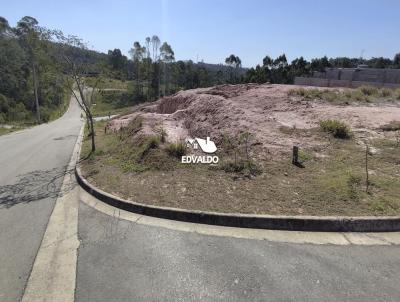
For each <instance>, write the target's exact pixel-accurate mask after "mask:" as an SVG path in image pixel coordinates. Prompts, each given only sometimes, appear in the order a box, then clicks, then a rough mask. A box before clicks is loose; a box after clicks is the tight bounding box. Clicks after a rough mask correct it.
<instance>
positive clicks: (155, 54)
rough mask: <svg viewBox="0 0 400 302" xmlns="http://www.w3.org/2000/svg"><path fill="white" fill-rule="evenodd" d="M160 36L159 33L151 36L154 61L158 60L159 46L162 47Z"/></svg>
mask: <svg viewBox="0 0 400 302" xmlns="http://www.w3.org/2000/svg"><path fill="white" fill-rule="evenodd" d="M160 43H161V41H160V38H159V37H158V36H157V35H153V36H152V37H151V44H152V46H153V62H154V63H155V62H156V61H157V60H158V48H159V47H160Z"/></svg>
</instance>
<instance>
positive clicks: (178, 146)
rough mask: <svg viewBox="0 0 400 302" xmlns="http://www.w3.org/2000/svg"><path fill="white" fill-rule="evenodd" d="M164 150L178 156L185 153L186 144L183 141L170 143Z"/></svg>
mask: <svg viewBox="0 0 400 302" xmlns="http://www.w3.org/2000/svg"><path fill="white" fill-rule="evenodd" d="M165 150H166V151H167V153H168V154H169V155H171V156H173V157H177V158H180V157H181V156H183V155H185V154H186V145H185V143H184V142H178V143H171V144H169V145H168V146H167V148H166V149H165Z"/></svg>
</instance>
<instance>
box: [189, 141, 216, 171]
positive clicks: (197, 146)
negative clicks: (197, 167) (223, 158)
mask: <svg viewBox="0 0 400 302" xmlns="http://www.w3.org/2000/svg"><path fill="white" fill-rule="evenodd" d="M185 142H186V147H187V148H192V149H193V150H195V151H197V150H201V151H203V152H204V153H207V154H212V153H214V152H215V151H217V146H216V145H215V143H214V142H213V141H212V140H211V139H210V137H208V136H207V138H206V139H202V138H198V137H195V138H187V139H186V140H185ZM218 161H219V158H218V156H216V155H206V156H205V155H184V156H182V163H183V164H198V163H201V164H217V163H218Z"/></svg>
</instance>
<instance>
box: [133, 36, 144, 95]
mask: <svg viewBox="0 0 400 302" xmlns="http://www.w3.org/2000/svg"><path fill="white" fill-rule="evenodd" d="M145 52H146V48H145V47H142V46H141V45H140V43H139V42H137V41H136V42H134V43H133V48H131V50H130V51H129V53H130V55H131V57H132V60H133V62H134V64H135V78H136V89H135V93H137V95H142V94H143V91H142V85H141V79H140V64H141V62H142V60H143V57H144V54H145Z"/></svg>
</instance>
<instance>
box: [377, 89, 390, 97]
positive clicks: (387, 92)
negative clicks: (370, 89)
mask: <svg viewBox="0 0 400 302" xmlns="http://www.w3.org/2000/svg"><path fill="white" fill-rule="evenodd" d="M392 92H393V90H391V89H389V88H382V89H381V90H380V94H381V96H382V97H384V98H387V97H390V96H392Z"/></svg>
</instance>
